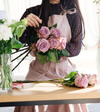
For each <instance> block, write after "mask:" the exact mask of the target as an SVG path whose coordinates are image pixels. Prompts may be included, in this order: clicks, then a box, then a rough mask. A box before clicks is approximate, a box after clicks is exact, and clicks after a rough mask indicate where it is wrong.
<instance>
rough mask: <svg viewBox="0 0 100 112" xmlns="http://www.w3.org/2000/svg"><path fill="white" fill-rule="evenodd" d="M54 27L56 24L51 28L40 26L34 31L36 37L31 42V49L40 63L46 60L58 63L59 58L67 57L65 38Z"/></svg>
mask: <svg viewBox="0 0 100 112" xmlns="http://www.w3.org/2000/svg"><path fill="white" fill-rule="evenodd" d="M56 27H57V24H55V25H53V26H51V27H46V26H42V27H41V29H39V30H36V32H35V33H36V36H35V35H34V36H35V37H34V40H33V41H31V42H32V43H31V48H33V49H35V50H36V56H37V58H38V59H39V60H40V61H41V63H46V61H47V60H48V61H52V62H55V63H58V57H59V56H69V53H68V51H67V50H66V49H65V47H66V37H64V36H63V35H62V34H61V32H60V30H59V29H57V28H56ZM32 38H33V37H32ZM31 40H32V39H31Z"/></svg>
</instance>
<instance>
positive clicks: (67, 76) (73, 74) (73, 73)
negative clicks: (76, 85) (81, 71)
mask: <svg viewBox="0 0 100 112" xmlns="http://www.w3.org/2000/svg"><path fill="white" fill-rule="evenodd" d="M76 73H77V71H72V72H70V73H69V74H68V75H66V76H65V77H64V79H66V78H71V77H73V76H76Z"/></svg>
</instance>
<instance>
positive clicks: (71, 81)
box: [63, 71, 97, 88]
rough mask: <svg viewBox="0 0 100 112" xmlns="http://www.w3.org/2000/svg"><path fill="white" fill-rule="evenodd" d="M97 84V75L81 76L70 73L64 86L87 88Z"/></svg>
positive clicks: (76, 73)
mask: <svg viewBox="0 0 100 112" xmlns="http://www.w3.org/2000/svg"><path fill="white" fill-rule="evenodd" d="M96 83H97V75H96V74H79V73H78V72H76V71H73V72H71V73H69V74H68V75H67V76H66V77H65V78H64V80H63V84H64V85H68V86H76V87H80V88H86V87H87V86H88V85H95V84H96Z"/></svg>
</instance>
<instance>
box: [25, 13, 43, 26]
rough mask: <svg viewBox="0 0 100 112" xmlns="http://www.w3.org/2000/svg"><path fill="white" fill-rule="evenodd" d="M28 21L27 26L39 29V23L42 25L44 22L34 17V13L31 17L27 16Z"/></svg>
mask: <svg viewBox="0 0 100 112" xmlns="http://www.w3.org/2000/svg"><path fill="white" fill-rule="evenodd" d="M26 19H27V26H31V27H35V28H36V27H39V23H40V24H41V23H42V20H41V19H40V18H39V17H38V16H36V15H34V14H33V13H30V14H29V15H27V17H26Z"/></svg>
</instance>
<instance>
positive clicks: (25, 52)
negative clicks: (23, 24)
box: [11, 49, 28, 62]
mask: <svg viewBox="0 0 100 112" xmlns="http://www.w3.org/2000/svg"><path fill="white" fill-rule="evenodd" d="M27 51H28V49H27V50H26V51H24V52H23V53H22V54H20V55H19V56H17V57H16V58H15V59H13V60H12V61H11V62H13V61H15V60H16V59H17V58H19V57H21V56H22V55H23V54H25V53H26V52H27Z"/></svg>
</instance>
